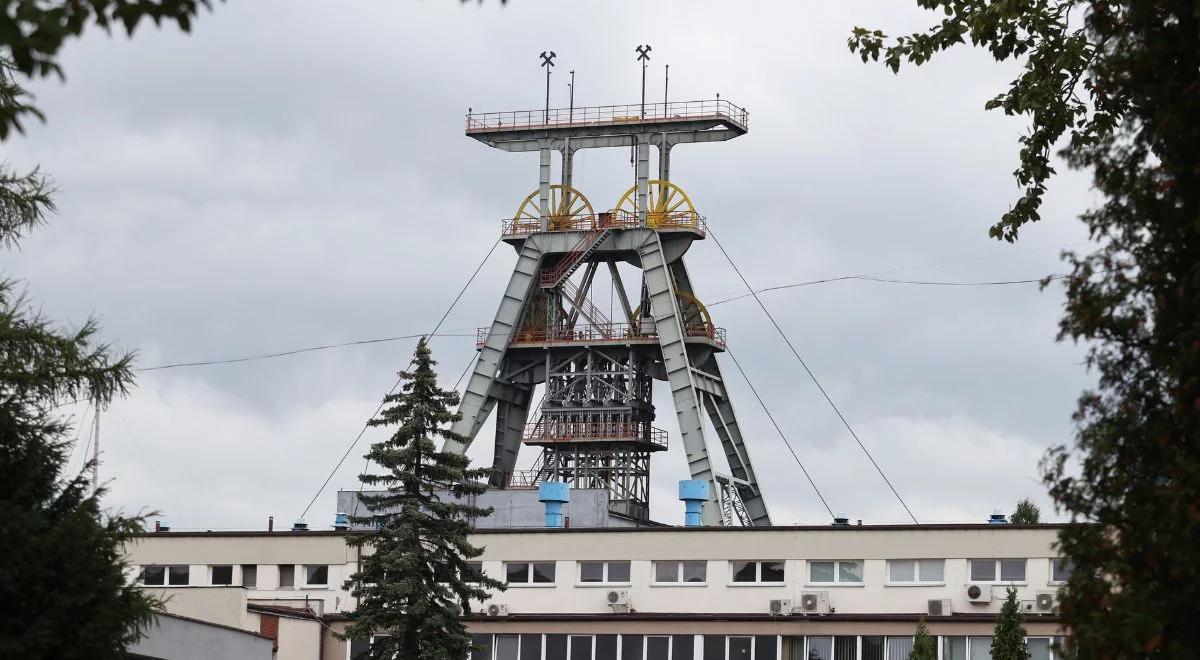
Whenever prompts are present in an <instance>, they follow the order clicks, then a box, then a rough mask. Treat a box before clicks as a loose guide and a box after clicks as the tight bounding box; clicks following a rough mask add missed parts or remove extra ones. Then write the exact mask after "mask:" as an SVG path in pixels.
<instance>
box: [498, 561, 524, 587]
mask: <svg viewBox="0 0 1200 660" xmlns="http://www.w3.org/2000/svg"><path fill="white" fill-rule="evenodd" d="M504 580H505V581H506V582H508V583H509V584H520V583H522V582H528V581H529V564H526V563H521V562H513V563H508V562H506V563H505V564H504Z"/></svg>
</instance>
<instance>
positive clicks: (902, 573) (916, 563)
mask: <svg viewBox="0 0 1200 660" xmlns="http://www.w3.org/2000/svg"><path fill="white" fill-rule="evenodd" d="M945 573H946V560H944V559H889V560H888V582H896V583H909V582H914V583H915V582H938V583H940V582H942V581H943V579H944V578H945Z"/></svg>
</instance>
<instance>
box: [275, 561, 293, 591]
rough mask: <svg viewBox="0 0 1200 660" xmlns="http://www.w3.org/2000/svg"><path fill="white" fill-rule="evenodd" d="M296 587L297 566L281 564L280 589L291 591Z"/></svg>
mask: <svg viewBox="0 0 1200 660" xmlns="http://www.w3.org/2000/svg"><path fill="white" fill-rule="evenodd" d="M294 586H296V565H295V564H280V565H279V588H280V589H291V588H292V587H294Z"/></svg>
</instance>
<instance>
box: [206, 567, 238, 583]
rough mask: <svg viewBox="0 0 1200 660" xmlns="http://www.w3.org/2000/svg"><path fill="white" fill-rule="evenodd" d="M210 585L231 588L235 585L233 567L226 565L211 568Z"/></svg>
mask: <svg viewBox="0 0 1200 660" xmlns="http://www.w3.org/2000/svg"><path fill="white" fill-rule="evenodd" d="M208 569H209V573H210V575H209V578H210V582H209V583H210V584H212V585H214V586H229V585H231V584H233V566H230V565H228V564H224V565H221V566H209V567H208Z"/></svg>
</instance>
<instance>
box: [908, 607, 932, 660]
mask: <svg viewBox="0 0 1200 660" xmlns="http://www.w3.org/2000/svg"><path fill="white" fill-rule="evenodd" d="M937 657H938V652H937V638H936V637H934V636H933V635H930V634H929V628H928V627H927V626H926V625H925V617H921V618H920V619H918V620H917V633H916V634H915V635H913V647H912V651H909V653H908V660H937Z"/></svg>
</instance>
